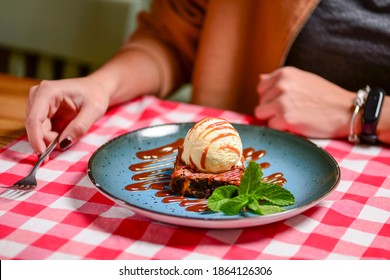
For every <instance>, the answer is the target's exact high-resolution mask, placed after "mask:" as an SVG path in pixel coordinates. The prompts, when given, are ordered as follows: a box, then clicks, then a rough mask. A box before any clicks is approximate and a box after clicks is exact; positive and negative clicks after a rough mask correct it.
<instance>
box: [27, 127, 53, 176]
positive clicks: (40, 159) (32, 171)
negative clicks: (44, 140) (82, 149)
mask: <svg viewBox="0 0 390 280" xmlns="http://www.w3.org/2000/svg"><path fill="white" fill-rule="evenodd" d="M59 138H60V135H59V134H58V135H57V137H56V138H55V139H54V140H53V142H51V143H50V145H49V146H48V147H47V149H46V151H45V152H44V153H43V154H41V155H40V156H39V158H38V161H37V163H36V164H35V166H34V168H33V169H32V170H31V173H32V174H35V173H36V172H37V170H38V168H39V167H40V166H41V164H42V162H43V161H44V160H45V159H46V158H47V157H48V156H49V155H50V153H51V152H52V151H53V150H54V149H55V147H56V146H57V144H58V139H59Z"/></svg>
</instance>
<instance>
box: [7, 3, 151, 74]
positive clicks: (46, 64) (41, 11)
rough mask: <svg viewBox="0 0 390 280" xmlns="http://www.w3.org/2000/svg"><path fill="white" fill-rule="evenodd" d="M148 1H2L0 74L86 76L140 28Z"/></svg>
mask: <svg viewBox="0 0 390 280" xmlns="http://www.w3.org/2000/svg"><path fill="white" fill-rule="evenodd" d="M149 4H150V0H0V72H2V73H8V74H11V75H14V76H20V77H32V78H38V79H59V78H69V77H76V76H81V75H85V74H88V73H89V72H91V71H93V70H94V69H96V68H97V67H98V66H99V65H101V64H102V63H103V62H104V61H106V60H107V59H108V58H109V57H110V56H111V55H112V54H113V53H114V52H115V51H116V50H117V49H118V48H119V47H120V46H121V45H122V43H123V41H124V40H125V39H126V38H127V37H128V35H129V34H130V33H131V32H132V31H133V30H134V28H135V27H136V16H137V14H138V13H139V12H140V11H142V10H145V9H148V7H149Z"/></svg>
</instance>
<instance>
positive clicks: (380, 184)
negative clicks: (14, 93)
mask: <svg viewBox="0 0 390 280" xmlns="http://www.w3.org/2000/svg"><path fill="white" fill-rule="evenodd" d="M205 116H221V117H224V118H226V119H228V120H229V121H231V122H236V123H251V122H252V121H253V119H251V118H250V117H247V116H244V115H240V114H237V113H233V112H228V111H220V110H215V109H209V108H203V107H199V106H193V105H188V104H182V103H176V102H170V101H164V100H160V99H157V98H155V97H150V96H147V97H143V98H139V99H136V100H134V101H132V102H130V103H127V104H124V105H121V106H117V107H115V108H113V109H111V110H110V111H109V112H108V113H107V114H106V115H105V116H104V117H103V118H102V119H100V120H99V121H98V122H97V123H96V124H95V125H94V126H93V127H92V129H91V130H90V132H89V133H88V134H87V135H86V136H85V137H83V138H82V139H81V140H80V141H79V142H77V143H76V144H75V145H73V146H72V147H71V148H70V149H69V150H67V151H66V152H59V151H54V152H53V153H52V156H51V157H52V160H50V161H49V162H48V163H47V164H45V165H44V166H42V167H41V169H40V170H39V172H38V180H39V186H38V187H37V189H36V191H33V192H29V193H27V194H24V195H17V194H16V195H14V196H13V197H9V196H8V195H7V196H5V197H3V196H2V195H0V238H1V240H0V259H203V260H207V259H321V260H322V259H390V175H389V174H390V148H388V147H383V146H382V147H381V146H378V147H377V146H375V147H374V146H373V147H364V146H353V145H351V144H349V143H348V142H346V141H336V140H321V141H315V142H316V143H317V144H318V145H320V146H321V147H323V148H324V149H326V150H327V151H328V152H329V153H330V154H331V155H332V156H333V157H334V158H335V159H336V160H337V161H338V163H339V165H340V168H341V181H340V184H339V185H338V187H337V189H336V190H335V191H333V192H332V193H331V194H330V195H329V196H328V197H327V198H326V199H325V200H323V201H322V202H321V203H319V204H318V205H317V206H315V207H313V208H311V209H310V210H308V211H306V212H304V213H302V214H299V215H297V216H295V217H293V218H290V219H288V220H284V221H280V222H276V223H273V224H268V225H264V226H258V227H251V228H245V229H230V230H209V229H194V228H186V227H179V226H173V225H168V224H164V223H160V222H157V221H152V220H149V219H147V218H145V217H143V216H140V215H138V214H135V213H133V212H132V211H130V210H128V209H126V208H123V207H121V206H120V205H118V204H116V203H114V202H112V201H111V200H109V199H107V198H106V197H105V196H103V195H102V194H101V193H99V192H98V191H97V190H96V188H95V187H94V186H93V184H92V183H91V182H90V180H89V178H88V176H87V173H86V171H87V163H88V160H89V158H90V156H91V155H92V153H93V152H94V151H95V150H96V149H97V148H98V147H100V146H101V145H102V144H104V143H105V142H107V141H108V140H110V139H112V138H114V137H116V136H119V135H121V134H123V133H127V132H129V131H132V130H135V129H138V128H142V127H147V126H150V125H156V124H165V123H174V122H187V121H188V122H189V121H197V120H199V119H201V118H203V117H205ZM35 160H36V156H34V155H32V150H31V148H30V147H29V144H28V142H27V140H26V137H22V138H21V139H19V140H18V141H15V142H13V143H11V144H10V145H8V146H7V147H6V148H5V149H2V150H0V173H1V174H0V185H9V184H12V183H13V182H15V181H16V180H17V179H20V178H21V177H22V176H24V175H26V174H27V173H28V172H29V171H30V169H31V166H32V164H34V162H35ZM0 192H3V190H0Z"/></svg>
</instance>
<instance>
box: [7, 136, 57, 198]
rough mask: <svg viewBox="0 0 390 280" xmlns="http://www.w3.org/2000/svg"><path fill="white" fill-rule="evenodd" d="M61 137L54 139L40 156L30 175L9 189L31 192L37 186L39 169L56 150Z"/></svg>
mask: <svg viewBox="0 0 390 280" xmlns="http://www.w3.org/2000/svg"><path fill="white" fill-rule="evenodd" d="M58 138H59V135H57V137H56V138H55V139H54V141H53V142H51V143H50V145H49V146H48V147H47V149H46V151H45V152H44V153H43V154H42V155H40V156H39V158H38V161H37V162H36V164H35V165H34V167H33V169H32V170H31V172H30V174H28V175H27V176H26V177H24V178H23V179H21V180H19V181H17V182H16V183H14V184H13V185H12V186H11V187H8V188H9V189H17V190H25V191H27V190H31V189H33V188H35V187H36V186H37V179H36V177H35V175H36V173H37V171H38V168H39V167H40V166H41V164H42V162H43V161H44V160H45V159H46V158H47V157H48V156H49V155H50V153H51V152H52V151H53V150H54V148H55V147H56V146H57V143H58Z"/></svg>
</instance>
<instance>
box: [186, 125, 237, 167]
mask: <svg viewBox="0 0 390 280" xmlns="http://www.w3.org/2000/svg"><path fill="white" fill-rule="evenodd" d="M241 157H242V142H241V138H240V136H239V134H238V132H237V130H236V129H235V128H234V127H233V126H232V125H231V124H230V123H229V122H228V121H226V120H225V119H221V118H204V119H202V120H200V121H199V122H197V123H196V124H195V125H194V126H193V127H192V128H191V129H190V130H189V131H188V133H187V135H186V137H185V139H184V143H183V150H182V155H181V158H182V161H183V162H184V163H185V164H187V165H189V166H191V168H193V169H195V170H197V171H200V172H205V173H221V172H224V171H228V170H230V169H231V168H232V167H233V166H236V165H237V166H241V165H242V162H241Z"/></svg>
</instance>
